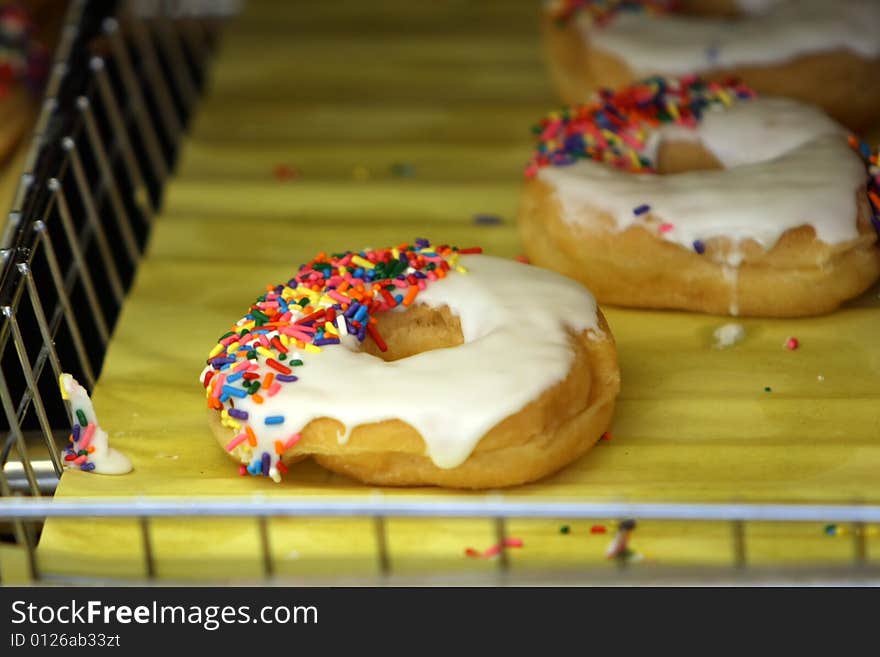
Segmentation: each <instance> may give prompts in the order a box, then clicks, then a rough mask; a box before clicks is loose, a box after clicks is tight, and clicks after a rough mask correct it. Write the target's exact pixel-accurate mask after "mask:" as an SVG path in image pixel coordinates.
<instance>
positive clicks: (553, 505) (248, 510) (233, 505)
mask: <svg viewBox="0 0 880 657" xmlns="http://www.w3.org/2000/svg"><path fill="white" fill-rule="evenodd" d="M132 516H149V517H151V518H161V517H179V516H188V517H269V516H293V517H327V518H338V517H352V518H358V517H373V518H376V517H386V518H387V517H397V518H571V519H598V518H639V519H644V520H648V519H652V520H691V521H712V520H717V521H742V522H839V523H880V506H874V505H864V506H861V505H836V504H714V503H713V504H705V503H696V504H693V503H628V502H544V501H541V502H519V501H507V500H503V501H502V500H473V501H471V500H461V501H458V500H456V501H449V500H448V499H446V498H439V499H432V498H430V497H428V498H423V499H419V500H418V501H396V500H357V499H352V500H349V499H324V498H321V499H319V500H300V499H286V500H273V499H269V498H257V499H251V500H240V499H211V500H189V499H162V500H153V499H146V498H124V499H91V498H89V499H83V500H76V499H70V498H68V499H63V500H62V499H58V500H48V499H36V498H34V499H26V498H24V499H22V498H19V499H16V498H9V499H0V518H10V519H12V518H17V519H22V520H24V519H30V518H43V517H68V518H73V517H95V518H98V517H103V518H111V517H116V518H119V517H132ZM500 535H501V536H502V538H503V529H502V530H501V534H500Z"/></svg>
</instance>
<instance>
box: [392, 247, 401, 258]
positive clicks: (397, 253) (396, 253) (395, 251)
mask: <svg viewBox="0 0 880 657" xmlns="http://www.w3.org/2000/svg"><path fill="white" fill-rule="evenodd" d="M391 255H392V256H394V259H395V260H399V259H400V250H399V249H398V248H397V247H394V248H393V249H391Z"/></svg>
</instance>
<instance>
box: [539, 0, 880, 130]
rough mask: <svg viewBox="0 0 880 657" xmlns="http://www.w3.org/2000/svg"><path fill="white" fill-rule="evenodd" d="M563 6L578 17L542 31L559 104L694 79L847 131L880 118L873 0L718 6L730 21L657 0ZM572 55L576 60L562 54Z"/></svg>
mask: <svg viewBox="0 0 880 657" xmlns="http://www.w3.org/2000/svg"><path fill="white" fill-rule="evenodd" d="M570 4H573V5H576V6H579V7H578V8H579V10H578V11H575V12H574V13H570V15H569V21H568V27H566V26H565V25H564V24H563V25H562V26H560V25H559V23H558V22H557V25H556V27H555V28H550V29H548V30H547V31H546V35H547V36H548V38H549V39H551V40H555V43H551V55H553V57H552V58H553V65H554V68H555V70H556V71H557V78H558V79H564V80H565V82H566V84H564V85H563V88H562V91H563V94H564V96H565V100H566V101H567V102H583V100H584V99H585V98H587V95H586V94H588V93H589V92H590V91H591V90H592V89H593V88H596V87H615V88H616V87H620V86H623V85H625V84H628V83H631V82H633V81H635V80H638V79H640V78H643V77H647V76H650V75H663V76H679V75H690V74H700V75H702V76H704V77H707V78H711V79H717V80H722V79H723V78H724V77H731V76H734V77H737V78H739V79H742V80H743V81H744V82H746V83H747V84H749V85H750V86H751V87H753V88H754V89H756V90H757V91H758V92H759V93H762V94H763V93H766V94H772V95H780V96H788V97H792V98H797V99H800V100H804V101H807V102H811V103H814V104H817V105H819V106H820V107H822V108H823V109H825V110H826V111H828V112H829V113H830V114H831V115H832V116H834V117H835V118H836V119H837V120H839V121H842V122H843V123H844V124H846V125H848V126H849V127H851V128H854V129H860V128H865V127H866V126H868V125H869V124H870V122H871V121H876V118H877V114H878V110H880V91H878V90H877V88H878V87H880V74H878V70H880V69H878V64H880V36H878V35H880V2H876V0H835V1H834V2H829V1H828V0H776V1H768V0H759V1H755V0H740V1H739V2H727V3H724V4H726V5H729V6H730V9H731V10H732V11H734V12H735V13H736V14H737V15H736V16H735V17H731V16H706V15H693V14H692V13H687V12H689V11H691V10H692V8H691V7H690V6H689V4H688V3H684V5H685V6H684V7H682V8H680V9H679V10H678V11H679V12H682V13H678V12H676V11H673V10H672V9H674V7H675V6H674V4H673V3H662V2H658V1H657V0H654V2H628V3H626V2H625V3H615V2H611V3H607V2H601V3H593V2H589V1H587V2H577V1H576V2H574V3H570ZM594 4H595V5H601V6H603V7H605V6H609V5H610V6H612V7H613V6H615V5H621V4H622V5H628V6H629V7H630V8H631V7H632V6H641V5H644V6H646V7H647V8H648V9H650V8H651V7H652V6H655V5H661V6H663V5H670V9H669V10H666V11H662V12H660V14H659V15H658V13H657V12H652V11H646V10H641V11H639V10H626V11H625V10H622V9H621V8H620V7H618V8H617V9H616V10H614V11H611V13H608V14H607V15H603V16H602V17H601V19H600V20H596V15H597V14H596V12H597V11H598V10H597V9H596V7H593V5H594ZM690 4H696V5H699V3H690ZM711 4H713V5H717V4H719V3H718V2H713V3H711ZM551 11H553V7H552V6H551ZM556 11H557V14H556V15H558V11H559V10H558V8H557V10H556ZM571 11H572V8H571V7H570V8H569V12H571ZM567 29H570V30H571V32H568V33H567V32H566V30H567ZM566 35H567V36H568V43H567V45H566V44H563V43H562V41H564V40H565V39H566ZM575 35H576V37H575ZM578 42H580V43H578ZM566 49H567V50H568V51H569V52H568V54H567V55H566V53H565V52H563V51H564V50H566ZM578 49H583V53H582V57H575V56H573V55H572V53H571V52H570V51H572V50H578ZM566 69H567V70H566ZM572 96H574V97H572Z"/></svg>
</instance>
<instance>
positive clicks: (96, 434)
mask: <svg viewBox="0 0 880 657" xmlns="http://www.w3.org/2000/svg"><path fill="white" fill-rule="evenodd" d="M58 384H59V387H60V388H61V397H62V398H63V399H65V400H67V401H68V402H69V405H70V419H71V425H72V426H73V431H72V432H71V434H70V438H69V445H68V446H67V448H66V450H65V451H66V455H65V457H64V461H65V467H68V468H78V469H79V470H83V471H85V472H96V473H98V474H110V475H118V474H126V473H128V472H131V470H132V465H131V461H130V460H129V459H128V457H127V456H126V455H125V454H123V453H122V452H120V451H118V450H116V449H113V448H112V447H110V438H109V436H108V435H107V432H106V431H104V429H102V428H101V425H100V424H98V417H97V415H95V408H94V406H92V400H91V399H90V398H89V393H88V392H87V391H86V389H85V388H83V387H82V386H81V385H80V384H79V383H78V382H77V380H76V379H74V378H73V377H72V376H71V375H70V374H62V375H61V376H60V377H59V379H58Z"/></svg>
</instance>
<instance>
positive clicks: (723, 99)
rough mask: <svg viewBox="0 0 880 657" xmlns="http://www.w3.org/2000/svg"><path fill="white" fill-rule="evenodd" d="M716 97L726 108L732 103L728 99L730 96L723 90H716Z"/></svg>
mask: <svg viewBox="0 0 880 657" xmlns="http://www.w3.org/2000/svg"><path fill="white" fill-rule="evenodd" d="M718 97H719V98H720V99H721V102H722V103H724V104H725V105H727V106H728V107H729V106H730V105H731V104H733V101H732V100H731V99H730V95H729V94H728V93H727V92H726V91H724V89H719V90H718Z"/></svg>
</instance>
